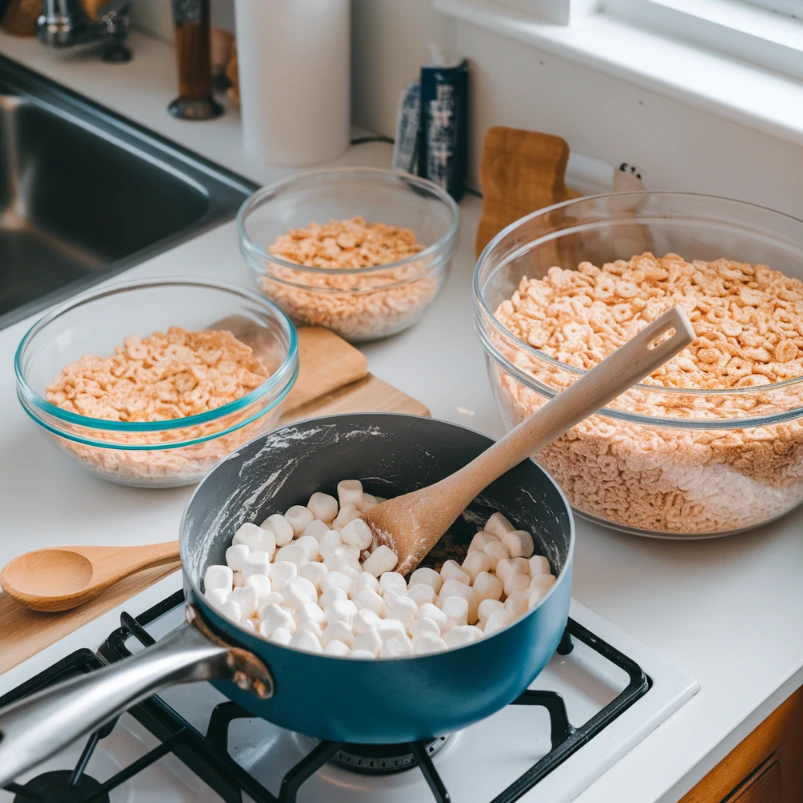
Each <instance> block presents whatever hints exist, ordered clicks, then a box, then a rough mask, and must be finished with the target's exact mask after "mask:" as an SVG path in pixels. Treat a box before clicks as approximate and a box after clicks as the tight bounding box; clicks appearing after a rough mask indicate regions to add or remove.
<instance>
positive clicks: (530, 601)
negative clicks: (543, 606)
mask: <svg viewBox="0 0 803 803" xmlns="http://www.w3.org/2000/svg"><path fill="white" fill-rule="evenodd" d="M527 593H528V594H529V595H530V596H529V597H528V598H527V608H528V609H529V610H532V609H533V608H534V607H535V606H536V605H538V603H539V602H540V601H541V600H542V599H543V598H544V597H545V596H546V591H545V590H543V589H541V588H537V589H536V590H535V591H528V592H527Z"/></svg>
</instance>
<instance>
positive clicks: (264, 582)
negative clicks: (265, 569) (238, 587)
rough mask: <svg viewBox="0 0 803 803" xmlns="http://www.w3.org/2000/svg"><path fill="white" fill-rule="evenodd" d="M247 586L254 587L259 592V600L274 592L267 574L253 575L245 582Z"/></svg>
mask: <svg viewBox="0 0 803 803" xmlns="http://www.w3.org/2000/svg"><path fill="white" fill-rule="evenodd" d="M245 584H246V585H247V586H253V587H254V588H255V589H256V590H257V598H259V599H262V598H263V597H265V596H267V595H268V594H270V593H271V592H272V591H273V587H272V586H271V583H270V577H268V575H267V574H252V575H249V577H248V579H247V580H246V581H245Z"/></svg>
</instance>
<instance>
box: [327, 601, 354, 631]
mask: <svg viewBox="0 0 803 803" xmlns="http://www.w3.org/2000/svg"><path fill="white" fill-rule="evenodd" d="M324 613H325V614H326V618H327V620H328V621H330V622H345V623H346V624H347V625H348V626H349V627H351V624H352V622H353V621H354V617H355V616H356V615H357V606H356V605H355V604H354V602H352V601H351V600H350V599H340V600H337V601H336V602H333V603H332V604H331V605H329V606H327V608H326V610H325V611H324Z"/></svg>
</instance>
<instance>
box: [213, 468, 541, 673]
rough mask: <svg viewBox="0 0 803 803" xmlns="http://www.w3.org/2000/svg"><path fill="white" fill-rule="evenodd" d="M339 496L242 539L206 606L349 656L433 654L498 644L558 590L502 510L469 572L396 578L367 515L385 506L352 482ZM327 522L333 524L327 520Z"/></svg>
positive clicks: (314, 501)
mask: <svg viewBox="0 0 803 803" xmlns="http://www.w3.org/2000/svg"><path fill="white" fill-rule="evenodd" d="M337 494H338V496H337V498H335V497H334V496H330V495H328V494H324V493H320V492H317V493H314V494H313V495H312V496H311V497H310V499H309V501H308V503H307V505H306V506H303V505H294V506H293V507H291V508H290V509H289V510H287V511H286V512H285V513H284V515H282V514H280V513H274V514H272V515H270V516H268V517H267V518H266V519H265V520H264V521H263V522H262V523H261V524H260V525H259V526H257V524H256V523H253V522H248V523H246V524H242V525H241V526H240V527H239V528H238V529H237V532H235V533H234V537H233V538H232V544H231V546H230V547H229V548H228V549H227V550H226V564H225V565H223V564H216V565H211V566H208V567H207V568H206V571H205V572H204V589H203V590H204V597H205V599H206V601H207V602H208V603H209V604H210V605H211V606H212V607H213V608H215V609H216V610H218V611H219V612H220V614H221V615H223V616H225V617H226V618H227V619H230V620H231V621H233V622H235V623H237V624H239V625H240V626H241V627H245V628H246V629H248V630H249V631H252V632H254V633H258V634H260V635H261V636H262V637H263V638H265V639H267V640H269V641H272V642H274V643H277V644H281V645H286V646H289V647H293V648H295V649H299V650H305V651H307V652H314V653H321V654H323V655H331V656H335V657H338V658H345V657H348V658H353V659H362V660H372V659H375V658H401V657H405V656H412V655H425V654H428V653H434V652H441V651H443V650H447V649H452V648H455V647H462V646H464V645H466V644H471V643H472V642H474V641H477V640H478V639H481V638H484V637H486V636H490V635H492V634H493V633H496V632H497V631H499V630H502V629H504V628H505V627H507V626H508V625H510V624H512V623H513V622H514V621H515V620H516V619H518V618H519V617H521V616H523V615H524V614H525V613H527V611H529V610H531V609H532V608H535V607H536V606H537V605H538V604H539V603H540V602H541V600H542V599H543V598H544V597H545V596H546V595H547V593H549V590H550V589H551V588H552V586H553V585H554V584H555V582H556V577H555V576H554V575H553V574H552V570H551V567H550V563H549V561H548V560H547V558H546V557H544V556H543V555H534V554H533V553H534V549H535V546H534V542H533V538H532V535H530V533H528V532H526V531H525V530H516V528H515V527H514V526H513V524H511V523H510V521H508V520H507V519H506V518H505V517H504V516H503V515H502V514H501V513H494V514H493V515H492V516H491V517H490V518H489V519H488V521H487V522H486V523H485V528H484V530H481V531H480V532H478V533H477V534H476V535H475V536H474V538H473V540H472V541H471V544H470V545H469V547H468V553H467V554H465V555H464V560H463V563H462V566H461V565H460V564H458V563H457V562H456V561H455V560H446V561H444V562H443V563H442V564H441V566H440V567H439V569H438V570H435V569H433V568H419V569H416V570H415V571H414V572H413V573H412V574H411V575H410V577H409V579H408V578H405V577H404V576H403V575H401V574H399V573H398V572H396V571H394V569H395V568H396V564H397V562H398V558H397V556H396V554H395V553H394V552H393V551H392V550H391V549H389V548H388V547H387V546H385V545H377V544H376V543H375V541H374V537H373V535H372V533H371V529H370V527H368V525H367V524H365V522H363V521H362V520H361V519H360V518H359V516H360V514H361V513H362V512H363V511H365V510H369V509H370V508H371V507H373V506H374V505H377V504H379V503H380V502H382V501H384V500H382V499H381V498H378V497H374V496H371V495H370V494H367V493H364V491H363V488H362V483H361V482H360V481H359V480H344V481H342V482H340V483H339V484H338V486H337ZM324 516H325V517H326V518H325V519H324V518H322V517H324Z"/></svg>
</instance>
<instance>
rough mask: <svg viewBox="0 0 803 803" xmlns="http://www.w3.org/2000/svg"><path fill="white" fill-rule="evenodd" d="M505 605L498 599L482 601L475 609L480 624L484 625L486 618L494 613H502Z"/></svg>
mask: <svg viewBox="0 0 803 803" xmlns="http://www.w3.org/2000/svg"><path fill="white" fill-rule="evenodd" d="M504 610H505V603H504V602H502V601H501V600H498V599H484V600H483V601H482V602H481V603H480V604H479V607H478V608H477V615H478V617H479V620H480V622H482V624H483V625H484V624H485V622H487V621H488V617H489V616H490V615H491V614H492V613H494V611H504Z"/></svg>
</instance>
